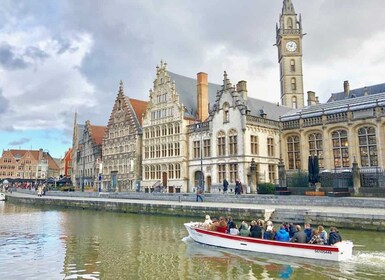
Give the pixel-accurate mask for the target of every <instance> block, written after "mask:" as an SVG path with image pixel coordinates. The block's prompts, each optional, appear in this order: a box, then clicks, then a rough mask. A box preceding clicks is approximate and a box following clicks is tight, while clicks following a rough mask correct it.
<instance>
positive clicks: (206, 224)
mask: <svg viewBox="0 0 385 280" xmlns="http://www.w3.org/2000/svg"><path fill="white" fill-rule="evenodd" d="M212 222H213V221H212V220H211V218H210V215H206V217H205V221H204V222H203V227H204V228H207V229H208V228H209V227H210V225H211V224H212Z"/></svg>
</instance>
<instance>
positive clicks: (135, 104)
mask: <svg viewBox="0 0 385 280" xmlns="http://www.w3.org/2000/svg"><path fill="white" fill-rule="evenodd" d="M129 101H130V103H131V106H132V108H133V109H134V111H135V115H136V118H137V119H138V121H139V124H140V125H142V116H143V113H144V112H145V111H146V108H147V103H148V102H147V101H143V100H138V99H134V98H129Z"/></svg>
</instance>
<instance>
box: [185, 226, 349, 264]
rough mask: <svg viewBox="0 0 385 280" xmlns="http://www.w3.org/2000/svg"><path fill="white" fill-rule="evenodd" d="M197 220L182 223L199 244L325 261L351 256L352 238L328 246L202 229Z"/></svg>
mask: <svg viewBox="0 0 385 280" xmlns="http://www.w3.org/2000/svg"><path fill="white" fill-rule="evenodd" d="M201 224H202V223H199V222H190V223H185V224H184V226H185V227H186V229H187V231H188V233H189V235H190V237H191V238H192V239H193V240H194V241H196V242H198V243H201V244H207V245H212V246H217V247H222V248H230V249H237V250H245V251H252V252H258V253H269V254H277V255H285V256H293V257H301V258H310V259H318V260H328V261H344V260H348V259H350V258H351V257H352V252H353V242H351V241H342V242H338V243H336V244H334V245H332V246H330V245H316V244H307V243H293V242H281V241H275V240H266V239H260V238H253V237H244V236H239V235H231V234H228V233H221V232H217V231H210V230H207V229H204V228H203V227H202V226H201Z"/></svg>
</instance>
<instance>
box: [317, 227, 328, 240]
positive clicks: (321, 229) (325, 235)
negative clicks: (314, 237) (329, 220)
mask: <svg viewBox="0 0 385 280" xmlns="http://www.w3.org/2000/svg"><path fill="white" fill-rule="evenodd" d="M318 234H319V236H320V237H321V239H322V241H323V242H324V244H325V245H327V244H328V233H327V232H326V230H325V229H324V227H323V226H321V225H319V226H318Z"/></svg>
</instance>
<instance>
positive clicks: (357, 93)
mask: <svg viewBox="0 0 385 280" xmlns="http://www.w3.org/2000/svg"><path fill="white" fill-rule="evenodd" d="M365 92H367V95H373V94H378V93H384V92H385V83H383V84H378V85H372V86H367V87H362V88H356V89H352V90H350V92H349V96H348V97H346V96H345V92H343V91H342V92H337V93H332V94H331V96H330V98H329V100H328V101H327V102H334V101H338V100H344V99H349V98H354V97H361V96H365Z"/></svg>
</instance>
